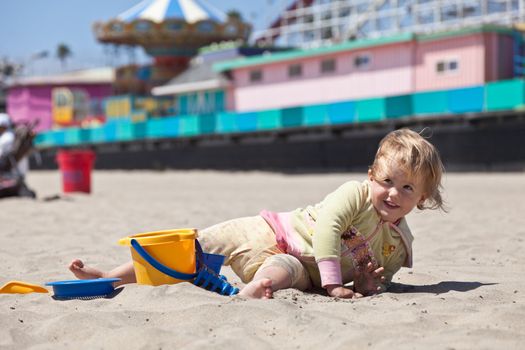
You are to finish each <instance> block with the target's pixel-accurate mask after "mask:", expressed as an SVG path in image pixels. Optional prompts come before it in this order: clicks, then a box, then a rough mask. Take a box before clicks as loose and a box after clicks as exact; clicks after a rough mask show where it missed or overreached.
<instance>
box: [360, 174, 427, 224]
mask: <svg viewBox="0 0 525 350" xmlns="http://www.w3.org/2000/svg"><path fill="white" fill-rule="evenodd" d="M368 178H369V179H370V183H371V188H372V204H373V205H374V208H375V209H376V210H377V212H378V213H379V215H380V216H381V218H382V219H383V220H384V221H387V222H392V223H394V222H397V221H398V220H399V219H400V218H402V217H404V216H405V215H407V214H408V213H410V212H411V211H412V209H414V207H415V206H416V205H417V204H418V203H420V202H421V201H423V200H425V194H424V192H423V183H422V181H421V179H419V178H409V177H408V176H407V174H406V173H405V172H404V171H403V170H401V169H399V167H390V168H389V169H385V170H384V171H381V175H379V176H376V177H373V176H372V174H371V171H370V170H369V171H368Z"/></svg>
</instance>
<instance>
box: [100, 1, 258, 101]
mask: <svg viewBox="0 0 525 350" xmlns="http://www.w3.org/2000/svg"><path fill="white" fill-rule="evenodd" d="M93 29H94V32H95V36H96V38H97V40H98V41H99V42H101V43H104V44H112V45H123V46H128V47H129V46H131V47H136V46H139V47H142V48H143V49H144V50H145V52H146V53H147V54H148V55H150V56H152V58H153V64H152V65H151V66H150V67H138V66H135V65H130V66H125V67H121V68H119V69H117V78H116V79H117V81H116V90H117V92H126V91H121V90H122V89H124V90H125V89H131V90H135V91H128V92H146V93H147V92H149V90H150V89H151V88H152V87H154V86H158V85H161V84H163V83H165V82H166V81H168V80H169V79H171V78H173V77H174V76H176V75H177V74H179V73H180V72H182V71H183V70H185V69H186V68H187V66H188V63H189V60H190V59H191V58H192V57H193V56H195V55H196V54H197V52H198V49H199V48H201V47H203V46H207V45H210V44H212V43H217V42H223V41H233V40H243V41H245V40H247V39H248V37H249V35H250V32H251V25H250V24H248V23H245V22H243V21H242V19H241V17H240V16H239V15H238V13H237V12H235V11H232V12H230V14H229V15H227V14H225V13H223V12H221V11H220V10H218V9H216V8H214V7H213V6H211V5H210V4H208V3H206V2H205V1H204V0H144V1H142V2H140V3H138V4H137V5H135V6H134V7H132V8H130V9H129V10H127V11H125V12H123V13H121V14H120V15H118V16H117V17H116V18H114V19H111V20H109V21H107V22H96V23H95V24H94V28H93ZM137 84H138V85H137ZM137 90H139V91H137ZM140 90H145V91H140Z"/></svg>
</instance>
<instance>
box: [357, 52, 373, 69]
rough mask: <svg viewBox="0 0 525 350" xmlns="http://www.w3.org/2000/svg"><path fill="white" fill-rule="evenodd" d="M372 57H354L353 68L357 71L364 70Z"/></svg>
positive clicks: (367, 55) (366, 55)
mask: <svg viewBox="0 0 525 350" xmlns="http://www.w3.org/2000/svg"><path fill="white" fill-rule="evenodd" d="M371 61H372V57H370V55H369V54H365V55H357V56H355V57H354V67H355V68H357V69H364V68H367V67H368V66H369V65H370V62H371Z"/></svg>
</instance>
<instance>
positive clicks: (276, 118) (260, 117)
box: [257, 109, 282, 130]
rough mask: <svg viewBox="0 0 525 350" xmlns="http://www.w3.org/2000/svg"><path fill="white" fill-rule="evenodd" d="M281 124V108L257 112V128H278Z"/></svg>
mask: <svg viewBox="0 0 525 350" xmlns="http://www.w3.org/2000/svg"><path fill="white" fill-rule="evenodd" d="M280 127H282V125H281V110H280V109H269V110H265V111H259V112H257V129H258V130H271V129H278V128H280Z"/></svg>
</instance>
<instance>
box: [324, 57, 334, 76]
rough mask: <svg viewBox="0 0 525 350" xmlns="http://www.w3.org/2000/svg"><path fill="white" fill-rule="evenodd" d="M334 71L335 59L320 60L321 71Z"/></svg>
mask: <svg viewBox="0 0 525 350" xmlns="http://www.w3.org/2000/svg"><path fill="white" fill-rule="evenodd" d="M333 72H335V60H334V59H333V58H330V59H327V60H322V61H321V73H333Z"/></svg>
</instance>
